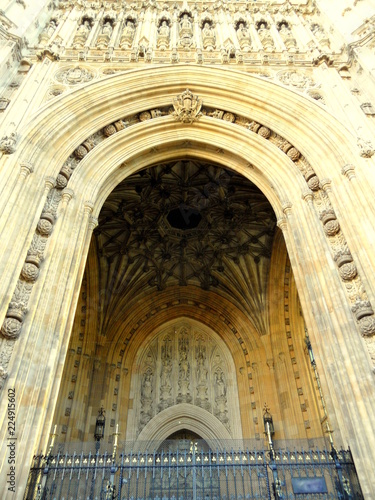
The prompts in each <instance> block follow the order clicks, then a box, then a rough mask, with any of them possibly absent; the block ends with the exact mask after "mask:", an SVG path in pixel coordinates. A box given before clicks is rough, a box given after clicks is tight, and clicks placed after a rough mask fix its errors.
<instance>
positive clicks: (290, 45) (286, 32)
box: [279, 23, 297, 50]
mask: <svg viewBox="0 0 375 500" xmlns="http://www.w3.org/2000/svg"><path fill="white" fill-rule="evenodd" d="M279 33H280V37H281V38H282V40H283V42H284V45H285V47H286V48H287V49H288V50H292V49H295V48H296V46H297V41H296V39H295V38H294V36H293V33H292V31H291V29H290V28H289V26H288V25H287V24H286V23H282V24H281V27H280V29H279Z"/></svg>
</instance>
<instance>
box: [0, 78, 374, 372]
mask: <svg viewBox="0 0 375 500" xmlns="http://www.w3.org/2000/svg"><path fill="white" fill-rule="evenodd" d="M80 72H81V74H82V70H80ZM64 74H69V71H68V73H64ZM286 75H287V76H288V78H289V77H290V75H289V73H286ZM64 78H65V77H64ZM293 81H294V80H293ZM185 97H186V99H185ZM174 108H175V111H174V112H173V108H170V107H169V108H168V107H166V108H160V109H152V110H149V111H143V112H141V113H139V114H137V115H134V116H131V117H126V118H124V119H122V120H118V121H117V122H115V123H113V124H110V125H107V126H106V127H104V129H102V130H100V131H99V132H97V133H96V134H94V135H93V136H92V137H89V138H87V139H86V140H85V141H84V142H83V143H82V144H81V145H80V146H78V148H76V150H75V151H74V152H73V154H72V155H71V156H70V157H69V158H68V160H67V161H66V162H65V164H64V166H63V167H62V169H61V171H60V173H59V175H58V177H57V179H56V181H52V182H53V184H51V185H50V187H49V189H51V195H50V198H49V200H48V201H47V203H46V207H45V209H44V211H43V213H42V215H41V218H40V220H39V222H38V226H37V231H36V235H35V238H34V239H35V241H36V242H38V243H37V244H38V245H40V244H42V245H43V246H44V247H45V244H46V242H43V238H48V237H49V236H50V234H51V232H52V229H53V224H54V222H55V217H56V211H57V207H58V205H59V202H60V200H61V198H62V197H61V189H63V188H65V187H66V186H67V185H68V182H69V178H70V176H71V175H72V173H73V170H74V169H75V168H76V166H77V165H78V163H79V162H80V161H81V160H82V159H83V158H84V157H85V156H86V155H87V154H88V153H89V152H90V151H91V150H92V149H94V148H95V146H96V145H97V144H99V143H100V142H102V141H103V140H105V139H106V138H107V137H109V136H111V135H113V134H115V133H117V132H119V131H122V130H124V129H126V128H127V127H129V126H131V125H134V124H136V123H139V122H142V121H146V120H149V119H154V118H159V117H162V116H166V115H170V114H173V113H174V114H175V118H177V119H179V120H181V121H183V122H185V123H192V122H193V121H195V119H196V118H197V117H198V116H199V115H200V114H202V115H206V116H209V117H212V118H215V119H223V120H225V121H229V122H232V123H234V124H236V125H240V126H242V127H246V128H248V129H249V130H250V131H251V132H254V133H257V134H258V135H260V136H261V137H263V138H264V139H266V140H269V141H270V142H272V143H273V144H275V145H276V146H277V147H278V148H279V149H280V150H282V151H283V153H285V154H286V155H287V156H288V158H290V160H292V161H293V162H294V163H295V165H296V166H297V167H298V169H299V170H300V171H301V173H302V175H303V176H304V178H305V180H306V182H307V185H308V187H309V188H310V189H311V190H312V191H313V198H312V199H313V204H314V206H315V209H316V210H317V212H318V214H320V213H321V212H320V211H321V210H323V212H324V211H325V210H326V209H327V207H328V209H329V208H330V207H331V205H330V202H329V198H328V196H327V195H326V194H325V193H324V191H323V190H322V189H321V185H320V182H319V179H318V177H317V176H316V174H315V172H314V170H313V169H312V167H311V166H310V165H309V164H308V162H307V161H306V159H305V158H304V157H302V156H301V154H300V152H299V151H298V150H297V149H296V148H294V147H293V146H292V144H290V143H289V142H288V141H286V140H285V139H283V138H282V137H280V136H279V135H278V134H276V133H274V132H273V131H272V130H271V129H269V128H268V127H265V126H262V124H260V123H258V122H255V121H250V119H248V118H246V117H244V116H238V115H234V114H233V113H230V112H228V111H224V110H219V109H212V108H207V107H204V106H203V103H202V101H201V100H200V99H199V97H198V96H194V95H193V94H192V93H191V92H190V91H189V90H188V89H187V90H186V91H185V92H183V93H182V94H181V95H179V96H177V97H176V98H175V100H174ZM53 185H54V186H55V187H52V186H53ZM70 197H71V195H69V198H70ZM306 199H309V196H308V197H307V198H306ZM323 228H324V232H325V234H326V236H327V238H328V241H329V243H330V245H331V248H332V250H333V253H334V255H336V254H337V252H345V251H346V249H347V243H346V241H345V238H344V236H343V234H342V231H341V229H340V226H339V224H338V222H337V220H336V218H335V217H334V218H333V219H332V218H331V219H329V220H326V221H325V222H323ZM41 256H42V254H41ZM41 260H42V259H41ZM148 260H149V258H146V261H148ZM27 263H28V262H27V260H26V263H25V264H27ZM28 267H30V266H28ZM37 267H38V266H37ZM182 267H184V266H182ZM219 267H220V266H219ZM246 267H247V269H249V267H248V266H246ZM338 267H339V275H340V277H341V279H342V280H343V282H344V284H345V289H346V291H347V294H348V298H349V301H350V302H351V303H352V304H360V303H363V302H365V303H366V302H368V297H367V294H366V291H365V290H364V287H363V284H362V282H361V279H360V276H359V275H358V273H357V269H356V267H355V266H354V267H353V265H352V266H347V265H346V266H345V267H344V268H341V266H338ZM143 269H146V270H148V264H147V263H146V265H145V266H144V267H143ZM29 272H30V269H29ZM163 272H164V271H163ZM163 272H162V273H160V272H157V273H156V277H155V278H153V279H154V280H155V281H154V282H155V283H158V286H159V287H161V288H163V287H164V286H165V278H164V279H163V278H162V276H163ZM196 274H197V273H196V272H194V273H193V274H192V275H195V276H196ZM198 274H199V273H198ZM38 275H39V271H38V270H37V269H34V278H35V279H33V280H30V279H29V278H27V279H26V278H25V276H26V277H27V274H26V273H25V270H23V272H22V273H21V276H20V281H19V284H18V285H17V287H20V286H22V283H23V282H24V281H29V282H30V281H31V283H34V282H35V281H36V279H37V277H38ZM171 275H173V272H172V273H171V274H170V276H171ZM167 276H168V273H167ZM201 276H202V278H200V279H201V286H203V287H204V288H205V287H208V288H209V287H210V286H212V285H213V286H217V283H218V280H217V278H213V277H212V275H211V274H210V273H204V272H203V274H202V275H201ZM185 279H186V278H183V279H182V283H184V281H185ZM125 282H126V283H127V280H125ZM163 282H164V285H163ZM31 289H32V285H30V284H29V285H28V292H27V294H24V295H23V301H22V304H23V306H22V307H23V309H22V311H23V312H22V315H21V314H18V315H17V316H16V317H15V315H14V314H13V312H12V311H13V308H12V305H11V304H12V302H11V304H10V305H9V309H8V313H7V316H6V318H5V320H4V323H3V326H2V328H1V333H2V335H3V336H4V337H6V338H9V339H16V338H18V336H19V334H20V332H21V328H22V321H23V318H24V316H25V314H26V312H27V303H28V300H29V297H30V294H31ZM245 296H247V297H249V294H247V293H246V295H245ZM241 302H242V301H241ZM245 307H247V306H245ZM250 310H251V308H250ZM353 312H354V310H353ZM355 317H356V320H357V322H358V324H359V327H360V331H361V333H362V335H364V336H366V337H371V336H373V335H374V333H375V317H374V313H373V310H372V308H371V307H370V308H364V313H363V314H361V315H360V317H359V316H358V314H356V315H355ZM262 330H263V327H261V328H260V331H262ZM368 348H369V350H370V351H371V352H373V350H372V347H371V346H370V345H369V347H368ZM2 368H3V371H4V373H6V366H3V367H2Z"/></svg>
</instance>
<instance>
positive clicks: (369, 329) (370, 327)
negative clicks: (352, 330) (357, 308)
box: [359, 316, 375, 337]
mask: <svg viewBox="0 0 375 500" xmlns="http://www.w3.org/2000/svg"><path fill="white" fill-rule="evenodd" d="M359 327H360V329H361V333H362V335H363V336H364V337H372V336H373V335H374V334H375V317H374V316H364V317H363V318H361V319H360V320H359Z"/></svg>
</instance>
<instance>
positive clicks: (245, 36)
mask: <svg viewBox="0 0 375 500" xmlns="http://www.w3.org/2000/svg"><path fill="white" fill-rule="evenodd" d="M237 38H238V41H239V44H240V47H241V50H245V51H247V52H248V51H249V50H250V49H251V41H250V35H249V31H248V30H247V28H246V26H245V25H244V24H243V23H240V25H239V26H238V29H237Z"/></svg>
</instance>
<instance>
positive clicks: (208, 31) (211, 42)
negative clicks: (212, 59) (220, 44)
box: [202, 23, 216, 50]
mask: <svg viewBox="0 0 375 500" xmlns="http://www.w3.org/2000/svg"><path fill="white" fill-rule="evenodd" d="M202 38H203V48H204V49H208V50H213V49H214V48H215V42H216V37H215V33H214V30H213V29H212V27H211V25H210V24H209V23H204V26H203V29H202Z"/></svg>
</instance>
